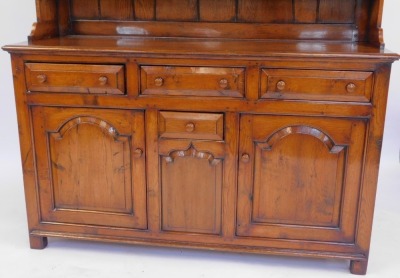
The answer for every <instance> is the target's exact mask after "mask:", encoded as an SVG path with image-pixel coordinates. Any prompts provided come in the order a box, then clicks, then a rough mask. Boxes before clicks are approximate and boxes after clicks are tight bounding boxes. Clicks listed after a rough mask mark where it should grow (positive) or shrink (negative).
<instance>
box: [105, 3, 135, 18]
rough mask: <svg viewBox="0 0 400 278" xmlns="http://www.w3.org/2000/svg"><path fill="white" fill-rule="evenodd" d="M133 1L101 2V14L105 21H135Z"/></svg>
mask: <svg viewBox="0 0 400 278" xmlns="http://www.w3.org/2000/svg"><path fill="white" fill-rule="evenodd" d="M133 13H134V11H133V2H132V0H100V14H101V18H103V19H117V20H131V19H133V17H134V15H133Z"/></svg>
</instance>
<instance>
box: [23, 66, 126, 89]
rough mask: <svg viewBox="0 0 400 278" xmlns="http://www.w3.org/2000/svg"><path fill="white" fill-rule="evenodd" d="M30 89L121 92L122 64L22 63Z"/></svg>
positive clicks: (123, 75)
mask: <svg viewBox="0 0 400 278" xmlns="http://www.w3.org/2000/svg"><path fill="white" fill-rule="evenodd" d="M25 72H26V85H27V89H28V91H30V92H53V93H81V94H114V95H122V94H125V73H124V66H123V65H80V64H41V63H27V64H25Z"/></svg>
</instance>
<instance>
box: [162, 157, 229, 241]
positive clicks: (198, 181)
mask: <svg viewBox="0 0 400 278" xmlns="http://www.w3.org/2000/svg"><path fill="white" fill-rule="evenodd" d="M189 152H190V151H189ZM161 167H162V168H161V172H162V173H161V179H162V180H161V183H162V229H163V230H164V231H177V232H186V233H202V234H219V233H220V231H221V187H222V162H218V163H217V164H214V163H210V161H209V160H208V159H206V158H204V157H201V156H197V155H192V154H188V155H187V156H181V155H180V154H178V156H177V157H176V158H174V159H173V160H172V161H171V160H169V159H165V158H162V163H161Z"/></svg>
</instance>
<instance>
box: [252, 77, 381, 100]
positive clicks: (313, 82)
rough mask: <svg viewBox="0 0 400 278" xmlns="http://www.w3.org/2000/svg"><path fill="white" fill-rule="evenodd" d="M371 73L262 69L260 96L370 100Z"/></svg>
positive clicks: (268, 97) (271, 97)
mask: <svg viewBox="0 0 400 278" xmlns="http://www.w3.org/2000/svg"><path fill="white" fill-rule="evenodd" d="M372 77H373V74H372V72H358V71H324V70H292V69H263V70H262V71H261V96H260V97H261V98H266V99H304V100H331V101H357V102H369V101H370V99H371V90H372V82H373V78H372Z"/></svg>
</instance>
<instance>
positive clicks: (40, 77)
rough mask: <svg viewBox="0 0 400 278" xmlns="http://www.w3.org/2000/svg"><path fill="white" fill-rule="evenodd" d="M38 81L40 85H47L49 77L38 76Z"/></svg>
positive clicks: (44, 75)
mask: <svg viewBox="0 0 400 278" xmlns="http://www.w3.org/2000/svg"><path fill="white" fill-rule="evenodd" d="M36 79H37V81H38V82H39V83H46V81H47V75H46V74H39V75H38V76H36Z"/></svg>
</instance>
